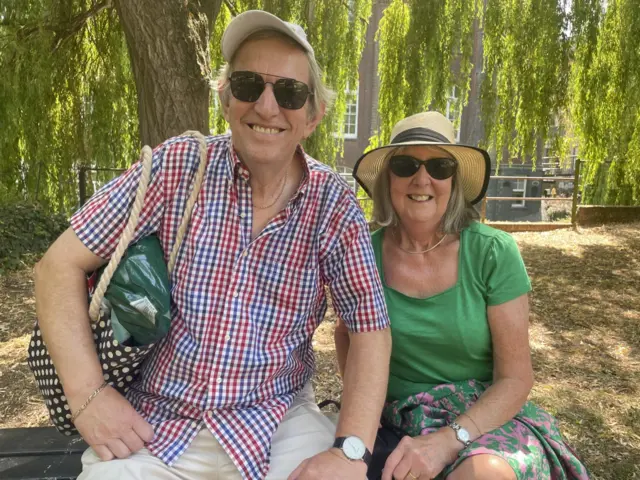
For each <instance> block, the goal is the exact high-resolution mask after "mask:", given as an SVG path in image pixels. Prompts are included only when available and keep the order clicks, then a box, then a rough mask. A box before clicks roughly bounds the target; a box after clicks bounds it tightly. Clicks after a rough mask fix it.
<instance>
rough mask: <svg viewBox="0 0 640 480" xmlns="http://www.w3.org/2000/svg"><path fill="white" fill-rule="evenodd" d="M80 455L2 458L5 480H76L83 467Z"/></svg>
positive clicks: (0, 469) (0, 471)
mask: <svg viewBox="0 0 640 480" xmlns="http://www.w3.org/2000/svg"><path fill="white" fill-rule="evenodd" d="M81 456H82V455H81V454H79V453H72V454H65V455H36V456H32V457H4V458H0V478H2V479H3V480H54V479H55V480H74V479H75V478H76V477H77V476H78V475H80V471H81V470H82V465H81V462H80V457H81Z"/></svg>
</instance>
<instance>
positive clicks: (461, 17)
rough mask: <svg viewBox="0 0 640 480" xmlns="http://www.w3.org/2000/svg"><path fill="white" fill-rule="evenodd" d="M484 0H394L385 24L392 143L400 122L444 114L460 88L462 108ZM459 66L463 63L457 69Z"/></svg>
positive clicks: (387, 128) (383, 53) (383, 126)
mask: <svg viewBox="0 0 640 480" xmlns="http://www.w3.org/2000/svg"><path fill="white" fill-rule="evenodd" d="M481 11H482V2H481V0H471V1H469V0H392V1H391V3H390V5H389V6H388V7H387V8H386V9H385V11H384V15H383V17H382V19H381V21H380V27H379V30H378V32H377V34H376V39H377V41H378V42H379V43H380V57H379V64H378V71H379V76H380V94H379V100H378V110H379V112H380V129H379V131H378V133H377V135H375V136H374V137H373V138H372V139H371V146H372V147H375V146H376V145H378V144H379V143H380V142H386V141H388V139H389V136H390V133H391V128H392V127H393V124H394V123H396V122H397V121H398V120H400V119H401V118H403V117H404V116H407V115H409V114H412V113H417V112H419V111H421V110H424V109H426V108H435V109H437V110H443V109H444V108H445V107H446V104H447V98H448V92H450V91H451V87H452V86H453V85H456V86H458V87H459V90H460V91H461V92H463V95H461V96H460V98H459V99H458V102H459V104H460V105H463V104H464V103H465V102H466V95H467V93H468V91H469V85H470V79H471V68H472V64H471V57H472V53H473V28H474V22H475V21H476V20H477V18H478V15H479V14H480V13H481ZM454 64H457V65H458V68H457V69H454Z"/></svg>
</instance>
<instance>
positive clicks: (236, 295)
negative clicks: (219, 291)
mask: <svg viewBox="0 0 640 480" xmlns="http://www.w3.org/2000/svg"><path fill="white" fill-rule="evenodd" d="M239 295H240V294H239V293H238V291H237V290H236V291H235V292H233V298H238V296H239Z"/></svg>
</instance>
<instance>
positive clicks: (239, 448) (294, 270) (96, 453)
mask: <svg viewBox="0 0 640 480" xmlns="http://www.w3.org/2000/svg"><path fill="white" fill-rule="evenodd" d="M222 51H223V54H224V56H225V59H226V60H227V62H228V65H227V66H226V67H225V69H224V70H223V72H222V74H221V75H222V79H221V80H222V82H221V83H220V84H219V85H220V87H219V92H220V99H221V103H222V105H223V108H224V114H225V117H226V119H227V120H228V122H229V124H230V127H231V135H219V136H215V137H208V138H207V150H208V165H207V171H206V174H205V178H204V181H203V185H202V189H201V191H200V194H199V197H198V201H197V203H196V206H195V208H194V212H193V216H192V219H191V223H190V225H189V229H188V232H187V236H186V237H185V240H184V242H183V245H182V247H181V251H180V252H179V257H178V260H177V263H176V266H175V268H174V270H173V273H172V277H171V282H172V300H173V309H172V324H171V330H170V332H169V333H168V335H167V336H166V337H165V338H164V339H163V340H162V341H160V342H159V343H158V344H157V345H156V347H155V348H154V350H153V351H152V353H151V354H150V356H149V357H148V358H147V359H146V361H145V363H144V365H143V367H142V372H141V375H140V378H139V379H138V381H137V382H136V383H135V384H134V386H133V387H132V388H131V390H130V391H129V392H128V393H127V397H126V398H124V397H122V396H121V395H120V394H119V393H118V392H116V391H115V390H114V389H112V388H111V387H107V388H105V389H103V390H100V385H101V384H102V382H103V378H102V372H101V367H100V364H99V362H98V360H97V358H96V353H95V347H94V343H93V340H92V334H91V330H90V328H89V319H88V315H87V302H86V290H85V280H84V279H85V274H86V273H87V272H90V271H93V270H94V269H96V268H97V267H98V266H100V265H103V264H104V263H105V262H106V259H108V258H109V257H110V255H111V254H112V252H113V251H114V249H115V246H116V243H117V239H118V238H119V237H120V234H121V231H122V229H123V227H124V225H125V223H126V218H127V214H128V211H129V208H130V204H131V202H132V201H133V198H134V195H135V190H136V187H137V183H138V179H139V177H140V172H141V166H140V165H139V164H137V165H135V166H134V167H132V168H131V169H130V170H129V171H128V172H126V173H125V174H123V175H122V176H121V177H119V178H118V179H116V180H114V181H113V182H111V183H110V184H109V185H107V186H106V187H104V188H103V189H102V190H101V191H100V192H98V193H97V194H96V195H95V196H94V198H92V199H91V200H90V201H89V203H88V204H87V205H85V206H84V207H83V209H81V210H80V211H79V212H77V213H76V214H75V215H74V216H73V218H72V219H71V228H70V229H69V230H67V231H66V232H65V233H64V234H63V235H62V236H61V237H60V238H59V239H58V240H57V241H56V242H55V243H54V244H53V245H52V247H51V248H50V250H49V251H48V252H47V253H46V255H45V256H44V258H43V259H42V261H41V262H40V263H39V264H38V265H37V267H36V299H37V311H38V315H39V319H40V327H41V329H42V332H43V335H44V337H45V339H46V341H47V345H48V348H49V352H50V354H51V356H52V358H53V360H54V363H55V365H56V368H57V370H58V373H59V375H60V378H61V380H62V383H63V385H64V392H65V395H66V397H67V400H68V402H69V405H70V407H71V410H72V412H77V411H78V410H80V409H82V407H84V405H85V404H86V403H87V402H88V404H87V405H86V408H84V409H82V411H81V413H80V414H79V415H78V416H77V419H76V421H75V425H76V427H77V429H78V430H79V432H80V433H81V434H82V436H83V437H84V438H85V440H86V441H87V442H88V443H89V445H91V447H92V448H90V449H89V450H87V452H85V454H84V456H83V473H82V475H81V477H80V478H81V479H108V478H127V479H133V478H135V479H143V478H187V479H191V478H193V479H196V478H198V479H199V478H225V479H226V478H229V479H232V478H244V479H254V478H265V476H266V478H269V479H275V478H291V479H311V478H325V479H326V478H348V479H355V478H361V479H362V478H365V473H366V463H365V461H364V460H366V459H367V452H366V450H369V451H371V450H372V448H373V442H374V438H375V433H376V428H377V424H378V418H379V415H380V411H381V407H382V403H383V400H384V396H385V391H386V379H387V375H388V361H389V353H390V336H389V332H388V328H387V327H388V319H387V314H386V309H385V306H384V299H383V295H382V292H381V287H380V282H379V278H378V275H377V271H376V267H375V262H374V257H373V253H372V250H371V246H370V243H369V233H368V228H367V224H366V222H365V220H364V218H363V215H362V213H361V211H360V210H359V208H358V205H357V203H356V200H355V197H354V195H353V193H352V192H350V191H349V189H348V187H347V186H346V184H344V182H342V181H340V180H339V178H338V176H337V175H336V174H335V173H334V172H332V171H331V170H330V169H329V168H327V167H326V166H324V165H322V164H320V163H319V162H317V161H315V160H313V159H312V158H310V157H309V156H307V155H306V154H305V153H304V151H303V150H302V148H301V147H300V142H301V141H302V140H303V139H304V138H306V137H308V136H309V135H311V133H312V132H313V131H314V129H315V127H316V126H317V124H318V122H320V120H321V119H322V117H323V115H324V112H325V108H326V105H327V103H329V101H330V91H328V90H327V89H326V87H325V86H324V85H323V84H322V80H321V76H320V70H319V67H318V65H317V63H316V60H315V57H314V53H313V49H312V48H311V46H310V45H309V44H308V42H307V40H306V37H305V34H304V31H303V30H302V29H301V28H300V27H299V26H297V25H292V24H289V23H286V22H283V21H282V20H280V19H278V18H277V17H274V16H273V15H270V14H267V13H265V12H260V11H252V12H246V13H244V14H242V15H239V16H238V17H236V18H235V19H234V20H233V21H232V22H231V23H230V25H229V27H228V28H227V30H226V32H225V35H224V37H223V40H222ZM198 158H199V157H198V144H197V142H195V141H194V140H193V139H190V138H187V137H178V138H173V139H170V140H168V141H166V142H165V143H163V144H162V145H160V146H159V147H157V148H156V149H155V151H154V155H153V168H152V179H151V182H150V185H149V190H148V192H147V194H146V197H145V205H144V207H143V209H142V212H141V215H140V220H139V223H138V228H137V231H136V239H139V238H142V237H143V236H145V235H149V234H151V233H156V234H157V235H158V237H159V238H160V241H161V243H162V245H163V249H164V251H165V252H170V251H171V246H172V244H173V241H174V240H175V236H176V230H177V226H178V223H179V220H180V218H181V216H182V212H183V210H184V206H185V203H186V199H187V197H188V195H189V189H190V185H191V181H192V180H193V177H194V174H195V170H196V168H197V164H198ZM325 285H328V286H329V288H330V290H331V296H332V298H333V302H334V307H335V310H336V313H337V314H338V316H339V317H340V318H341V319H342V321H343V322H344V323H345V324H346V325H347V327H348V328H349V330H350V332H351V348H350V350H349V357H348V360H347V366H348V368H347V372H348V373H347V375H346V377H345V378H344V392H343V398H342V400H343V408H342V412H341V415H340V420H339V423H338V425H337V431H336V430H335V428H334V426H333V425H332V424H331V423H327V422H328V420H327V419H326V418H325V417H324V416H323V415H322V414H321V413H320V411H319V410H318V409H317V407H316V406H315V403H314V399H313V394H312V392H310V387H309V386H308V385H309V382H310V378H311V376H312V374H313V364H314V360H313V351H312V346H311V338H312V335H313V333H314V331H315V329H316V327H317V326H318V324H319V323H320V322H321V321H322V318H323V316H324V313H325V310H326V298H325V293H324V292H325V290H324V287H325ZM305 385H307V386H305ZM334 434H335V439H334ZM143 447H145V448H143ZM365 447H366V448H365Z"/></svg>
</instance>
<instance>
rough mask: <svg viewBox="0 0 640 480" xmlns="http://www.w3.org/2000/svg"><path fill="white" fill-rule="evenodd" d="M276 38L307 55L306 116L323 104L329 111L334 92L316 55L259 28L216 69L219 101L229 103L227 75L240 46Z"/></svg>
mask: <svg viewBox="0 0 640 480" xmlns="http://www.w3.org/2000/svg"><path fill="white" fill-rule="evenodd" d="M272 38H277V39H278V40H281V41H283V42H285V43H287V44H289V45H292V46H294V47H297V48H298V49H300V50H301V51H303V52H304V54H305V56H306V57H307V63H308V64H309V90H310V93H311V95H310V98H309V106H308V109H307V113H308V117H309V118H314V117H315V116H316V115H317V114H318V112H320V111H321V107H322V105H324V106H325V109H326V111H329V109H330V108H331V106H332V105H333V101H334V99H335V97H336V94H335V92H334V91H333V90H331V89H330V88H329V87H327V85H326V84H325V83H324V81H323V80H322V69H321V68H320V65H318V62H317V60H316V57H315V56H314V55H313V54H311V53H309V52H307V51H306V50H304V49H303V48H302V46H301V45H300V44H299V43H298V42H296V41H295V40H294V39H293V38H291V37H290V36H288V35H286V34H284V33H282V32H280V31H278V30H269V29H268V30H260V31H258V32H255V33H252V34H251V35H249V36H248V37H247V38H246V39H245V40H244V41H243V42H242V43H241V44H240V46H239V47H238V48H237V49H236V51H235V53H234V54H233V57H232V58H231V60H230V61H229V62H228V63H225V64H224V65H223V66H222V67H221V68H220V70H219V71H218V76H217V78H216V89H217V90H218V93H219V95H220V101H221V102H222V104H223V105H225V106H227V105H229V100H230V99H231V87H230V85H229V76H230V75H231V73H232V72H233V61H234V60H235V57H236V55H237V54H238V52H239V51H240V49H241V48H242V46H243V45H244V44H245V43H247V42H251V41H255V40H267V39H272Z"/></svg>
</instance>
